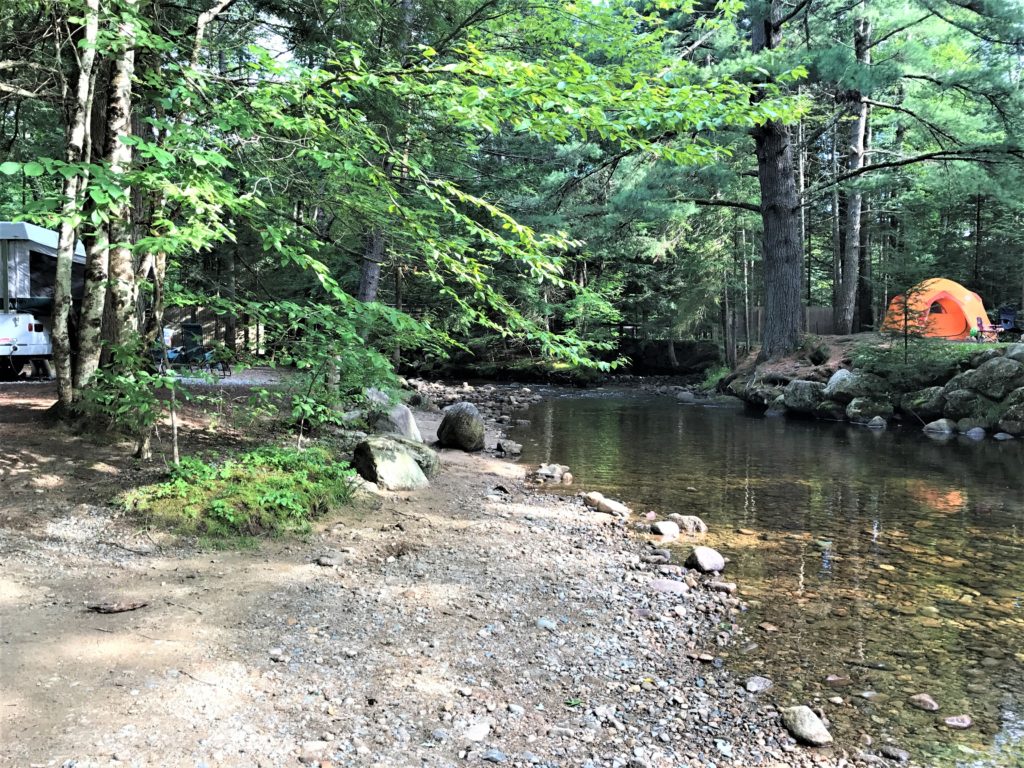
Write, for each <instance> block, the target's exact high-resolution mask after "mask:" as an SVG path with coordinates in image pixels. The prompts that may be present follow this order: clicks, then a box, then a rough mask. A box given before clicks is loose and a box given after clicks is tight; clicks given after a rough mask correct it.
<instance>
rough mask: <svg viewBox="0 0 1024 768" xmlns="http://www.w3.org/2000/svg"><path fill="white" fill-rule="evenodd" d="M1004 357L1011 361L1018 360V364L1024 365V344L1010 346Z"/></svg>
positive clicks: (1018, 343)
mask: <svg viewBox="0 0 1024 768" xmlns="http://www.w3.org/2000/svg"><path fill="white" fill-rule="evenodd" d="M1003 357H1005V358H1007V359H1009V360H1016V361H1017V362H1018V363H1024V342H1017V343H1016V344H1011V345H1010V346H1008V347H1007V348H1006V351H1005V352H1004V353H1003Z"/></svg>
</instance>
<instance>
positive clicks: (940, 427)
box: [924, 419, 956, 435]
mask: <svg viewBox="0 0 1024 768" xmlns="http://www.w3.org/2000/svg"><path fill="white" fill-rule="evenodd" d="M924 431H925V432H930V433H932V434H933V435H953V434H956V422H955V421H953V420H952V419H937V420H936V421H930V422H928V423H927V424H925V425H924Z"/></svg>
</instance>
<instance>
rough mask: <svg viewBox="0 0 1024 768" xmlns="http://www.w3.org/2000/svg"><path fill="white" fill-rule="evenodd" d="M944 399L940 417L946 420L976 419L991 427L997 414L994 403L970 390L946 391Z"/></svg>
mask: <svg viewBox="0 0 1024 768" xmlns="http://www.w3.org/2000/svg"><path fill="white" fill-rule="evenodd" d="M968 373H969V372H968ZM945 398H946V405H945V406H944V407H943V410H942V415H943V416H945V417H946V418H947V419H953V420H954V421H958V420H959V419H977V420H978V421H979V423H980V422H984V423H985V424H986V425H988V426H991V422H992V421H993V417H994V416H995V414H996V413H997V407H996V404H995V403H994V402H992V401H991V400H989V399H988V398H987V397H985V396H984V395H982V394H979V393H977V392H975V391H974V390H971V389H956V390H953V391H952V392H950V391H949V390H948V389H947V390H946V391H945Z"/></svg>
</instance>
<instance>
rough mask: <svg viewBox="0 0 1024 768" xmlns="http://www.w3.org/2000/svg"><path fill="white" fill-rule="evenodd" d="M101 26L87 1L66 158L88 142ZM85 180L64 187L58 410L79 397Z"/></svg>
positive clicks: (92, 0)
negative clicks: (76, 337) (76, 286)
mask: <svg viewBox="0 0 1024 768" xmlns="http://www.w3.org/2000/svg"><path fill="white" fill-rule="evenodd" d="M98 28H99V0H86V2H85V28H84V34H83V38H82V46H81V51H80V53H79V66H78V81H77V83H76V86H75V101H74V105H75V106H74V112H73V116H72V119H71V125H70V126H69V130H68V139H67V148H66V151H65V159H66V160H67V162H68V163H72V164H74V163H80V162H81V161H82V159H83V158H82V155H83V152H84V151H85V147H86V146H87V144H88V130H89V117H90V112H91V109H92V75H93V65H94V63H95V61H96V37H97V32H98ZM83 188H84V182H83V179H82V177H81V176H78V175H75V176H71V177H70V178H68V179H67V180H66V181H65V182H64V187H63V190H62V204H61V219H60V231H59V233H58V240H57V268H56V275H55V278H54V290H53V323H52V329H51V332H52V337H53V362H54V368H55V369H56V374H57V404H58V410H59V411H63V412H65V413H66V412H68V411H69V410H70V409H71V406H72V403H73V402H74V398H75V390H74V380H73V376H72V369H71V267H72V263H73V261H74V253H75V230H76V229H77V227H76V224H77V221H78V218H79V213H78V207H79V197H80V193H81V192H82V189H83Z"/></svg>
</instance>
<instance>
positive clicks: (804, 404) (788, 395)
mask: <svg viewBox="0 0 1024 768" xmlns="http://www.w3.org/2000/svg"><path fill="white" fill-rule="evenodd" d="M783 395H784V396H785V400H784V402H785V404H786V408H787V409H788V410H790V411H793V412H794V413H802V414H807V415H810V414H812V413H814V409H815V407H816V406H817V405H818V403H820V402H821V401H822V400H823V399H824V398H825V385H824V384H822V383H820V382H817V381H801V380H797V381H791V382H789V384H787V385H786V388H785V389H784V390H783Z"/></svg>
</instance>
